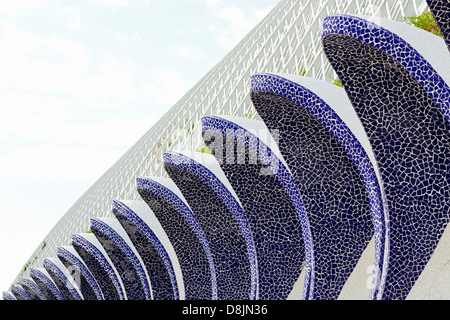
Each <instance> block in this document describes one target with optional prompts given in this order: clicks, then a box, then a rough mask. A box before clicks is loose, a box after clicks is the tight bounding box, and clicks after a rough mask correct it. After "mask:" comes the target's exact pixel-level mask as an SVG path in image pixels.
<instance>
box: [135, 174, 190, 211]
mask: <svg viewBox="0 0 450 320" xmlns="http://www.w3.org/2000/svg"><path fill="white" fill-rule="evenodd" d="M142 178H145V179H150V180H152V181H154V182H157V183H159V184H160V185H162V186H164V187H166V188H167V189H169V190H170V191H172V192H173V193H174V194H175V195H176V196H177V197H178V198H180V200H181V201H182V202H184V204H185V205H186V207H188V208H189V209H190V207H189V205H188V203H187V201H186V199H185V198H184V196H183V194H182V193H181V191H180V189H178V186H177V185H176V184H175V182H173V180H172V179H169V178H164V177H153V176H152V177H142Z"/></svg>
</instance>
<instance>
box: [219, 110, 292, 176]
mask: <svg viewBox="0 0 450 320" xmlns="http://www.w3.org/2000/svg"><path fill="white" fill-rule="evenodd" d="M211 117H214V118H220V119H224V120H226V121H229V122H232V123H235V124H236V125H238V126H240V127H242V128H243V129H245V130H246V131H248V132H250V133H252V134H254V135H255V136H256V137H257V138H258V139H259V140H260V141H261V142H262V143H264V144H265V145H266V146H267V147H269V149H270V150H271V151H273V152H274V154H275V155H276V157H277V158H278V159H279V160H280V161H281V162H282V163H283V165H284V166H285V167H286V168H287V169H288V170H289V167H288V165H287V164H286V161H285V160H284V158H283V155H282V154H281V152H280V149H279V148H278V143H277V142H276V141H275V139H274V138H273V136H272V133H271V132H270V130H269V128H267V126H266V124H265V123H264V122H262V121H259V120H255V119H248V118H243V117H236V116H227V115H212V116H211Z"/></svg>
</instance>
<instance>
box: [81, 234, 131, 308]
mask: <svg viewBox="0 0 450 320" xmlns="http://www.w3.org/2000/svg"><path fill="white" fill-rule="evenodd" d="M72 245H73V246H74V248H75V250H76V251H77V253H78V254H79V255H80V257H81V258H82V259H83V261H84V263H85V264H86V266H87V267H88V268H89V271H90V272H91V273H92V275H93V276H94V277H95V280H96V281H97V283H98V284H99V285H100V288H101V290H102V293H103V296H104V298H105V300H125V299H126V293H125V290H124V288H123V284H122V281H121V279H120V278H119V276H118V274H117V270H116V268H115V267H114V265H113V263H112V262H111V260H110V259H109V257H108V254H107V253H106V252H105V250H104V249H103V247H102V245H101V244H100V242H98V240H97V238H96V237H95V236H94V235H93V234H92V233H77V234H74V235H73V236H72Z"/></svg>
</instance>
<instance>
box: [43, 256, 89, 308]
mask: <svg viewBox="0 0 450 320" xmlns="http://www.w3.org/2000/svg"><path fill="white" fill-rule="evenodd" d="M44 268H45V270H47V272H48V274H49V275H50V276H51V277H52V279H53V281H54V282H55V284H56V286H57V287H58V289H59V291H60V292H61V294H62V295H63V297H64V300H83V296H82V294H81V292H80V291H79V289H78V286H77V284H76V283H75V281H74V280H73V278H72V277H71V275H70V273H69V271H68V270H67V269H66V267H65V266H64V265H63V264H62V262H61V261H60V260H59V259H56V258H45V259H44Z"/></svg>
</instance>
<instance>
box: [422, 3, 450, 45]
mask: <svg viewBox="0 0 450 320" xmlns="http://www.w3.org/2000/svg"><path fill="white" fill-rule="evenodd" d="M427 4H428V7H429V8H430V11H431V13H432V14H433V16H434V19H435V20H436V23H437V25H438V27H439V30H441V34H442V37H443V38H444V40H445V43H446V44H447V48H448V49H449V50H450V3H449V2H448V1H442V0H427Z"/></svg>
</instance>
